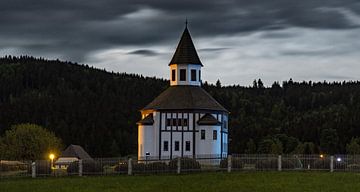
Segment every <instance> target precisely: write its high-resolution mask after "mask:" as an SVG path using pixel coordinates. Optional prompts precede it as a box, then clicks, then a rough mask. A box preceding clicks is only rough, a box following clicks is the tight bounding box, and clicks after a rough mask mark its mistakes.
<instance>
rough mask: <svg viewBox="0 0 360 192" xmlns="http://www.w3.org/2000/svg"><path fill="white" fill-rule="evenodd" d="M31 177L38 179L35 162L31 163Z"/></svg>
mask: <svg viewBox="0 0 360 192" xmlns="http://www.w3.org/2000/svg"><path fill="white" fill-rule="evenodd" d="M31 177H32V178H35V177H36V164H35V162H32V163H31Z"/></svg>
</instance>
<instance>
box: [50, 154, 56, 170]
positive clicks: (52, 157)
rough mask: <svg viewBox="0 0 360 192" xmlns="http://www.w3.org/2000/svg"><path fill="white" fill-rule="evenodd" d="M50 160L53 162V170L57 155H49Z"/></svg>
mask: <svg viewBox="0 0 360 192" xmlns="http://www.w3.org/2000/svg"><path fill="white" fill-rule="evenodd" d="M49 158H50V160H51V168H53V166H54V158H55V155H54V154H52V153H51V154H50V155H49Z"/></svg>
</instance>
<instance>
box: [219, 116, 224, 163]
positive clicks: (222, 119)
mask: <svg viewBox="0 0 360 192" xmlns="http://www.w3.org/2000/svg"><path fill="white" fill-rule="evenodd" d="M223 126H224V114H223V113H222V114H221V127H220V146H221V149H220V157H222V156H223Z"/></svg>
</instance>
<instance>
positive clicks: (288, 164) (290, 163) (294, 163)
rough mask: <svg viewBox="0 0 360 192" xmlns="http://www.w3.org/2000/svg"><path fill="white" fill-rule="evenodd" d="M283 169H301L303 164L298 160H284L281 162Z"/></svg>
mask: <svg viewBox="0 0 360 192" xmlns="http://www.w3.org/2000/svg"><path fill="white" fill-rule="evenodd" d="M281 168H282V169H300V168H303V167H302V165H301V162H299V160H297V159H282V160H281Z"/></svg>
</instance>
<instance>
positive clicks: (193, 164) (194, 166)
mask: <svg viewBox="0 0 360 192" xmlns="http://www.w3.org/2000/svg"><path fill="white" fill-rule="evenodd" d="M177 162H178V158H175V159H172V160H171V161H170V162H169V168H170V169H171V170H176V169H177ZM180 166H181V169H182V170H198V169H201V166H200V163H199V162H197V161H196V160H195V159H192V158H188V157H185V158H181V159H180Z"/></svg>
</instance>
